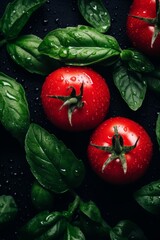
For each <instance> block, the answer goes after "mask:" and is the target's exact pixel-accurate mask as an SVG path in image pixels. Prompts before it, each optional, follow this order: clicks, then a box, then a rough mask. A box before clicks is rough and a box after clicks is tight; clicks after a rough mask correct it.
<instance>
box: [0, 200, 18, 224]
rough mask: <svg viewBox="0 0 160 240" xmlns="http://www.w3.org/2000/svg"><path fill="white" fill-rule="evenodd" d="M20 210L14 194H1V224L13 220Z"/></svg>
mask: <svg viewBox="0 0 160 240" xmlns="http://www.w3.org/2000/svg"><path fill="white" fill-rule="evenodd" d="M17 212H18V208H17V204H16V202H15V200H14V198H13V197H12V196H7V195H1V196H0V225H3V224H6V223H8V222H10V221H12V220H13V219H14V218H15V216H16V214H17Z"/></svg>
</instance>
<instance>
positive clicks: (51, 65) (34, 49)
mask: <svg viewBox="0 0 160 240" xmlns="http://www.w3.org/2000/svg"><path fill="white" fill-rule="evenodd" d="M41 42H42V40H41V39H40V38H39V37H37V36H35V35H26V36H21V37H19V38H18V39H16V40H15V41H12V42H9V43H8V44H7V51H8V53H9V55H10V57H11V58H12V59H13V60H14V61H15V62H16V63H17V64H19V65H20V66H21V67H23V68H25V69H26V70H27V71H29V72H31V73H37V74H41V75H48V74H49V73H50V72H51V71H53V70H54V69H55V68H58V67H60V64H59V62H58V61H57V60H54V59H50V58H49V57H47V56H44V55H42V54H40V52H39V51H38V47H39V45H40V43H41Z"/></svg>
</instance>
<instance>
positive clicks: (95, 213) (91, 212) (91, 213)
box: [79, 201, 103, 222]
mask: <svg viewBox="0 0 160 240" xmlns="http://www.w3.org/2000/svg"><path fill="white" fill-rule="evenodd" d="M79 208H80V211H81V212H82V213H83V214H84V215H86V216H87V217H88V218H90V219H91V220H92V221H94V222H101V221H102V220H103V219H102V216H101V213H100V210H99V208H98V207H97V206H96V204H95V203H94V202H92V201H89V202H83V201H81V202H80V206H79Z"/></svg>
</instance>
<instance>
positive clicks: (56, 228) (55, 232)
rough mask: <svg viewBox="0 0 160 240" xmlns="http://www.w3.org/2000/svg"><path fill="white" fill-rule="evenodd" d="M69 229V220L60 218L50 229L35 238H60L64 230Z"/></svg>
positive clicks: (38, 239) (52, 239)
mask: <svg viewBox="0 0 160 240" xmlns="http://www.w3.org/2000/svg"><path fill="white" fill-rule="evenodd" d="M66 229H67V222H66V220H65V219H63V218H62V219H60V220H59V221H57V222H56V223H55V224H54V225H53V226H52V227H51V228H50V229H49V230H47V231H46V232H45V233H43V234H42V235H41V236H39V237H38V238H36V239H35V240H54V239H55V240H56V239H60V238H61V236H63V234H64V232H65V231H66Z"/></svg>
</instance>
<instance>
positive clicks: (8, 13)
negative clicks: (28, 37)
mask: <svg viewBox="0 0 160 240" xmlns="http://www.w3.org/2000/svg"><path fill="white" fill-rule="evenodd" d="M45 2H46V0H15V1H13V2H11V3H9V4H8V5H7V7H6V9H5V12H4V14H3V16H2V18H1V19H0V31H1V32H2V33H3V35H4V37H5V38H6V39H14V38H16V37H17V36H18V34H19V33H20V32H21V30H22V29H23V27H24V26H25V24H26V23H27V21H28V20H29V18H30V16H31V15H32V14H33V13H34V12H35V11H36V10H37V9H38V8H39V7H40V6H42V5H43V4H44V3H45Z"/></svg>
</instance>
